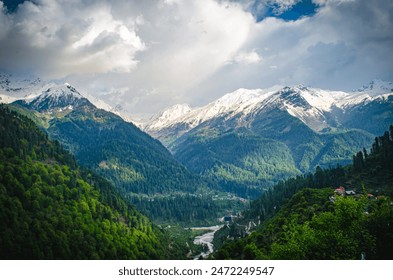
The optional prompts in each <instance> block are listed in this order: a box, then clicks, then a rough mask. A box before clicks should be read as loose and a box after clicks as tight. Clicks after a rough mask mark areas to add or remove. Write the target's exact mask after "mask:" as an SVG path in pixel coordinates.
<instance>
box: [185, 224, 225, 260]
mask: <svg viewBox="0 0 393 280" xmlns="http://www.w3.org/2000/svg"><path fill="white" fill-rule="evenodd" d="M221 227H222V225H217V226H211V227H194V228H191V229H194V230H210V231H209V232H207V233H205V234H203V235H198V236H196V237H195V239H194V244H201V245H207V247H208V249H209V250H208V251H207V252H203V253H200V254H199V255H197V256H195V257H194V260H197V259H199V258H200V257H201V256H202V257H203V258H205V257H207V256H208V255H210V254H211V253H213V251H214V248H213V238H214V233H215V232H216V231H217V230H219V229H220V228H221Z"/></svg>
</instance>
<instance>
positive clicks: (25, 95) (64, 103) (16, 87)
mask: <svg viewBox="0 0 393 280" xmlns="http://www.w3.org/2000/svg"><path fill="white" fill-rule="evenodd" d="M39 96H41V97H40V98H38V97H39ZM50 96H52V97H53V98H51V97H50ZM49 99H53V100H51V101H50V100H49ZM84 99H87V100H88V102H90V103H91V104H93V105H94V106H95V107H97V108H99V109H103V110H105V111H108V112H111V113H114V114H116V115H118V116H119V117H121V118H122V119H124V120H125V121H127V122H132V121H131V120H130V118H128V117H126V116H125V114H124V112H125V110H124V109H122V108H121V107H119V106H110V105H109V104H107V103H105V102H104V101H102V100H100V99H98V98H96V97H94V96H93V95H91V94H89V93H85V92H84V93H83V94H82V93H80V92H79V91H77V90H76V89H75V88H74V87H72V86H71V85H69V84H67V83H65V84H58V83H55V82H47V81H44V80H41V79H40V78H37V77H23V76H16V75H12V74H8V73H0V103H12V102H15V101H17V100H20V101H19V102H25V103H31V104H33V102H35V103H37V104H36V107H37V108H38V103H42V104H43V103H45V102H44V100H47V102H48V104H47V105H48V106H49V107H48V108H47V109H50V106H56V109H67V108H68V109H72V108H73V107H74V105H75V104H72V102H76V103H78V102H81V101H83V102H86V100H84ZM33 100H34V101H33ZM78 100H79V101H78ZM77 101H78V102H77ZM49 102H52V103H53V104H49ZM56 103H57V104H56ZM40 106H41V107H42V110H43V108H45V106H46V105H40Z"/></svg>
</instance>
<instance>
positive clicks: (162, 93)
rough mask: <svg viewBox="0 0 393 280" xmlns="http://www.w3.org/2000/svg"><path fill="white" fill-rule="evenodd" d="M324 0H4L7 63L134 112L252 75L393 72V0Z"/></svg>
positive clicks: (190, 98)
mask: <svg viewBox="0 0 393 280" xmlns="http://www.w3.org/2000/svg"><path fill="white" fill-rule="evenodd" d="M313 1H314V3H317V4H318V5H319V7H318V10H317V13H316V14H315V15H313V16H311V17H303V18H301V19H299V20H296V21H284V20H280V19H277V18H266V19H264V20H262V21H261V22H258V23H257V22H255V19H254V18H253V16H252V15H251V13H250V10H251V9H260V10H261V11H262V10H263V9H265V8H266V3H268V2H270V3H273V2H274V3H276V4H277V7H282V8H283V9H284V8H285V7H286V8H288V7H290V6H291V5H293V4H296V3H297V2H298V0H276V1H273V0H266V1H265V0H263V1H255V0H238V1H229V0H228V1H227V0H203V1H202V0H201V1H186V0H151V1H136V0H134V1H126V0H113V1H110V0H101V1H92V0H72V1H65V0H58V1H50V0H39V1H38V0H37V1H35V3H37V4H33V3H31V2H28V1H26V2H24V4H23V5H21V6H20V8H19V9H18V10H17V12H16V13H15V14H11V15H10V14H7V13H5V11H4V9H2V6H1V5H2V4H1V3H2V2H0V11H2V12H0V25H1V26H0V27H1V28H0V61H1V64H0V69H1V68H2V69H4V70H9V71H12V70H14V71H19V72H23V71H32V72H33V73H36V74H38V75H43V76H44V78H45V76H49V77H59V78H64V79H67V81H69V82H70V83H73V84H74V85H75V86H77V87H78V88H82V89H83V90H84V91H88V92H90V93H91V94H95V95H98V97H102V98H103V99H104V101H108V103H110V104H111V105H116V104H114V103H121V104H122V105H123V107H126V109H127V110H128V111H129V112H131V113H132V114H139V113H155V112H157V111H158V110H160V109H162V107H165V106H170V105H173V104H174V103H184V102H190V103H192V104H193V105H201V104H204V103H206V102H208V101H210V100H212V99H213V98H216V97H219V96H221V95H222V94H224V93H226V92H229V91H232V90H235V89H237V88H240V87H248V88H257V87H269V86H272V85H274V84H283V85H292V84H297V83H304V84H310V85H313V86H316V87H326V88H335V89H350V88H358V87H359V86H360V85H362V84H363V83H367V82H368V81H369V80H371V79H373V78H382V79H386V80H392V79H393V77H392V75H393V74H392V73H393V57H392V55H391V50H392V49H393V38H392V36H393V35H392V34H393V18H392V16H391V15H392V14H393V2H392V1H385V0H374V1H367V0H357V1H353V0H313ZM255 5H257V6H255ZM105 93H106V94H105Z"/></svg>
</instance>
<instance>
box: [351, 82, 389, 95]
mask: <svg viewBox="0 0 393 280" xmlns="http://www.w3.org/2000/svg"><path fill="white" fill-rule="evenodd" d="M354 92H355V93H359V94H365V93H366V94H368V95H370V96H377V95H381V94H386V93H393V83H392V82H386V81H382V80H377V79H375V80H373V81H371V82H370V83H369V84H368V85H365V86H363V87H361V88H359V89H358V90H356V91H354Z"/></svg>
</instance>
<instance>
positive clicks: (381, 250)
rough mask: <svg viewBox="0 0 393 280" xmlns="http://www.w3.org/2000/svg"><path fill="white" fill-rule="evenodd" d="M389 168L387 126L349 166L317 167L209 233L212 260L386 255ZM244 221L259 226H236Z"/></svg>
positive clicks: (392, 251)
mask: <svg viewBox="0 0 393 280" xmlns="http://www.w3.org/2000/svg"><path fill="white" fill-rule="evenodd" d="M392 166H393V126H390V131H389V132H385V134H384V135H383V136H381V137H376V138H375V141H374V143H373V144H372V148H371V149H370V150H369V151H367V149H364V150H363V151H360V152H358V153H357V154H356V155H354V157H353V164H352V165H350V166H346V167H339V166H337V167H335V168H330V169H321V168H319V167H317V169H316V171H315V173H314V174H307V175H303V176H297V177H296V178H293V179H289V180H286V181H283V182H281V183H280V184H278V185H276V186H275V187H274V188H272V189H271V190H270V191H267V192H265V193H264V194H263V195H262V196H261V197H260V198H259V199H257V200H255V201H253V203H252V204H251V206H250V209H249V210H248V211H247V212H246V213H245V215H244V219H243V221H238V222H236V223H232V224H231V225H229V226H227V227H224V228H223V229H222V230H221V231H219V232H217V233H216V236H215V245H216V247H217V248H218V247H220V249H219V250H217V251H216V252H215V254H214V256H213V258H216V259H361V258H367V259H392V258H393V243H392V240H393V203H392V200H391V198H392V194H393V193H392V191H393V169H392ZM342 190H347V192H343V191H342ZM340 191H341V193H340ZM250 221H253V222H255V224H259V225H258V226H256V228H255V229H254V231H253V232H252V233H251V234H248V233H247V232H246V228H245V227H244V226H242V224H243V225H244V224H247V223H249V222H250ZM227 235H230V236H231V237H232V239H235V241H228V240H227V238H226V236H227ZM245 236H246V237H245Z"/></svg>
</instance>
